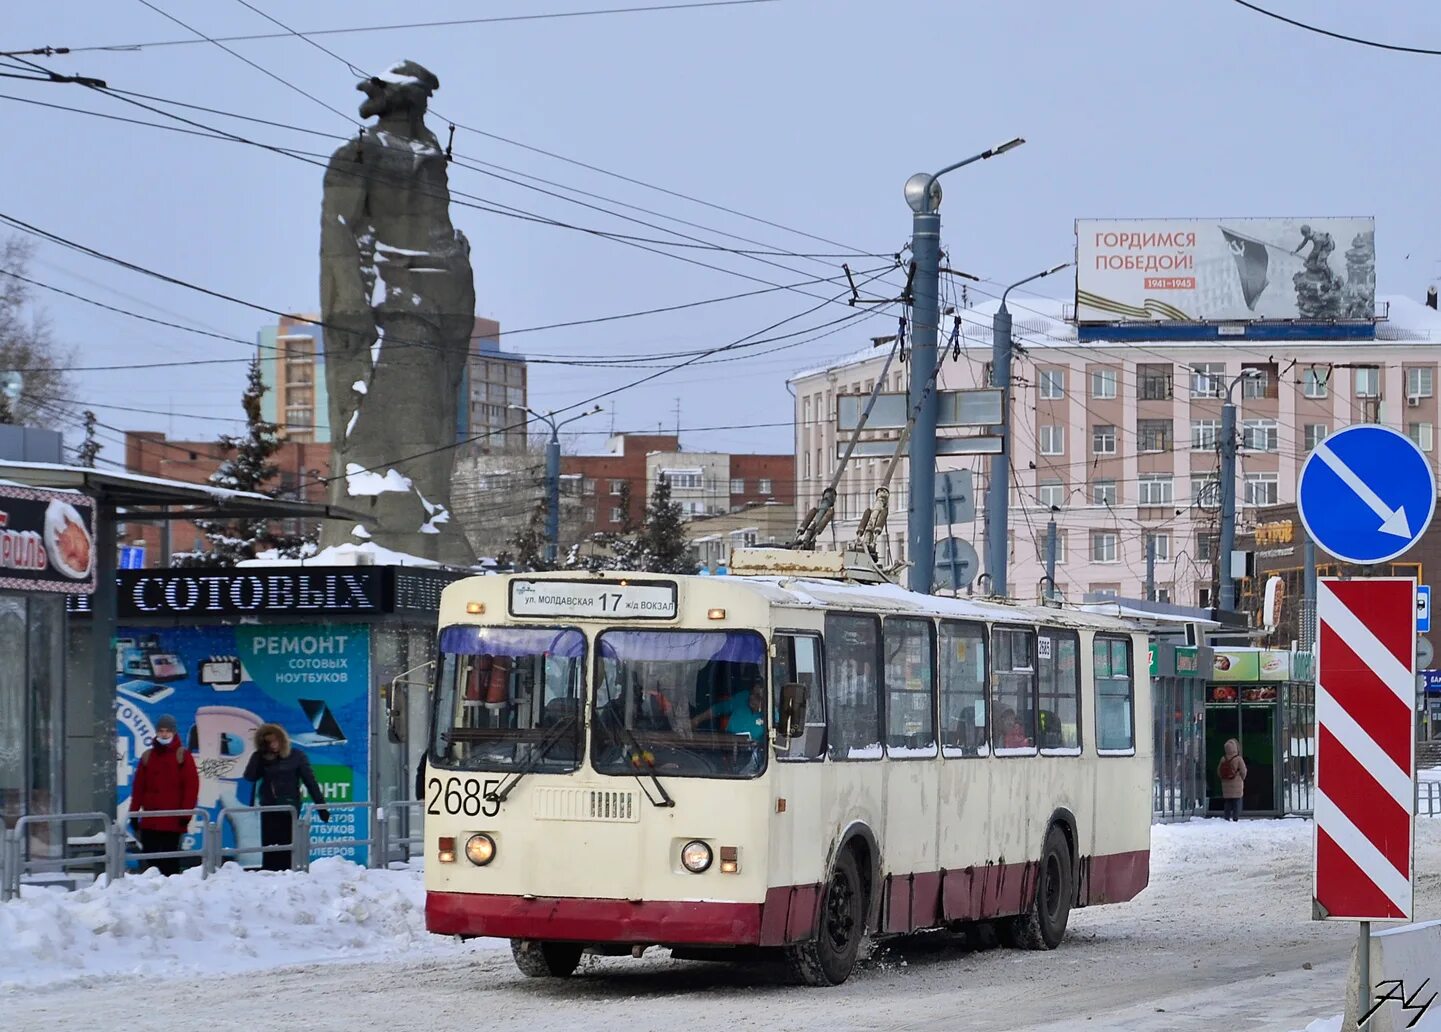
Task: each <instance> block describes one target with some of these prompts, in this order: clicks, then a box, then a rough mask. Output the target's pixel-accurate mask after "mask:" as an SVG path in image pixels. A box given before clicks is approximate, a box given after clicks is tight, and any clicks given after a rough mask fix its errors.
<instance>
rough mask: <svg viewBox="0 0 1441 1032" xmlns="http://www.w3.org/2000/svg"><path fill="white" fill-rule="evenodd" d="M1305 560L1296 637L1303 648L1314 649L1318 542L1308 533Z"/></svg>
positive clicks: (1304, 552) (1304, 553)
mask: <svg viewBox="0 0 1441 1032" xmlns="http://www.w3.org/2000/svg"><path fill="white" fill-rule="evenodd" d="M1302 554H1303V555H1304V556H1305V559H1304V560H1303V561H1304V562H1305V564H1306V568H1305V573H1304V580H1303V581H1302V585H1303V587H1302V592H1301V594H1302V602H1301V626H1300V627H1299V628H1298V629H1297V633H1296V637H1297V638H1298V639H1299V641H1300V645H1301V648H1303V649H1308V650H1314V649H1315V647H1316V542H1314V541H1312V540H1311V535H1310V534H1307V535H1306V544H1305V545H1304V546H1303V552H1302Z"/></svg>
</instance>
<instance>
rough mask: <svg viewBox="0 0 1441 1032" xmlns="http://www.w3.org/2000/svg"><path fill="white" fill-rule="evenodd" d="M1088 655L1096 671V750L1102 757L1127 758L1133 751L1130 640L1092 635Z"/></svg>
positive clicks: (1134, 745)
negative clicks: (1090, 653)
mask: <svg viewBox="0 0 1441 1032" xmlns="http://www.w3.org/2000/svg"><path fill="white" fill-rule="evenodd" d="M1092 656H1093V660H1094V663H1095V670H1096V675H1095V676H1096V751H1097V752H1098V753H1100V754H1101V755H1102V756H1129V755H1131V754H1132V753H1134V752H1135V751H1136V722H1135V708H1136V707H1135V701H1136V695H1135V683H1134V681H1133V680H1132V677H1131V669H1132V668H1131V641H1130V639H1129V638H1103V637H1101V636H1100V635H1096V638H1095V641H1094V642H1093V643H1092Z"/></svg>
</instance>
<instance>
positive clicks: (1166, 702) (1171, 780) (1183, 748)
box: [1150, 640, 1212, 821]
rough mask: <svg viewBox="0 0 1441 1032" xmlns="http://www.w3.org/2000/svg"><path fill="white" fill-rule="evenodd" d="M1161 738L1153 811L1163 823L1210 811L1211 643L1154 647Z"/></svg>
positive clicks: (1157, 749) (1155, 728) (1154, 687)
mask: <svg viewBox="0 0 1441 1032" xmlns="http://www.w3.org/2000/svg"><path fill="white" fill-rule="evenodd" d="M1150 660H1151V706H1152V710H1153V718H1154V719H1153V721H1152V725H1153V731H1154V734H1155V753H1154V757H1155V759H1154V767H1153V771H1154V773H1153V776H1152V795H1151V812H1152V815H1153V816H1154V817H1155V819H1156V820H1158V821H1177V820H1189V819H1190V818H1192V817H1196V816H1200V815H1202V814H1204V813H1205V812H1206V770H1205V763H1204V757H1205V748H1206V734H1205V698H1206V692H1205V688H1206V681H1205V678H1204V676H1203V671H1205V670H1207V669H1209V668H1210V666H1211V662H1212V658H1211V649H1210V647H1209V646H1207V645H1182V644H1177V643H1175V642H1168V641H1155V640H1153V641H1152V642H1151V646H1150Z"/></svg>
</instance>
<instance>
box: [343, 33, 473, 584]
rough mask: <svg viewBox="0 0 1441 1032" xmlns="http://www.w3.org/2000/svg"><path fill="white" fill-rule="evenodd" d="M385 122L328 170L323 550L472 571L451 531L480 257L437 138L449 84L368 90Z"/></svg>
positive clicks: (460, 537) (394, 74) (409, 74)
mask: <svg viewBox="0 0 1441 1032" xmlns="http://www.w3.org/2000/svg"><path fill="white" fill-rule="evenodd" d="M356 88H357V89H359V90H361V91H362V92H364V93H365V95H366V100H365V102H364V103H363V104H361V106H360V114H361V117H363V118H370V117H376V118H378V119H379V121H378V122H377V123H376V124H375V125H373V126H368V127H366V128H365V129H364V130H362V131H361V133H360V135H359V137H358V138H357V139H355V140H353V141H351V142H348V143H346V144H345V145H344V146H342V147H341V148H340V149H339V150H337V151H336V152H335V154H334V155H333V156H332V157H331V159H330V164H329V166H328V167H327V168H326V171H325V190H324V196H323V198H322V201H321V224H320V310H321V318H322V320H323V322H324V323H325V329H324V334H325V342H324V347H325V381H326V388H327V390H328V392H329V395H330V412H329V418H330V440H331V449H332V452H331V455H332V458H331V466H332V473H333V475H334V479H332V480H331V482H330V501H331V503H332V504H335V505H340V506H344V507H346V508H348V509H352V510H355V511H359V512H363V513H366V514H367V515H369V516H371V517H372V518H373V519H374V521H375V522H374V524H372V525H371V526H370V527H369V529H368V530H367V529H364V528H361V529H359V530H356V529H354V528H351V527H350V526H348V525H345V524H341V523H335V522H328V523H327V524H326V530H325V531H324V536H323V537H322V539H321V545H322V546H327V545H335V544H341V543H346V542H349V543H357V542H358V541H359V540H362V539H364V538H366V537H371V538H373V539H374V541H375V543H376V544H378V545H382V546H384V547H386V548H390V549H394V550H396V551H400V552H408V553H410V554H412V555H419V556H423V557H425V558H428V559H435V560H438V561H441V562H448V563H454V564H457V565H469V564H470V563H472V562H474V560H475V556H474V553H473V552H472V551H471V549H470V546H469V545H468V544H467V543H466V539H465V535H464V534H462V533H461V531H460V528H459V526H458V525H456V524H455V523H453V522H452V521H451V518H450V479H451V467H452V464H453V462H454V459H455V449H454V447H453V446H454V444H455V442H456V439H457V433H458V426H459V421H458V418H457V417H458V411H457V409H458V405H459V404H460V387H461V380H462V376H463V374H464V370H465V362H466V355H467V352H468V350H469V347H470V336H471V332H472V327H473V326H474V321H475V285H474V281H473V278H472V275H471V269H470V244H469V242H468V241H467V240H466V239H465V235H464V234H462V233H461V232H460V231H459V230H457V229H456V228H455V227H454V226H452V225H451V223H450V190H449V187H448V185H447V176H446V161H447V157H446V154H445V151H444V150H442V148H441V146H440V143H439V141H437V140H436V138H435V136H434V134H432V133H431V132H430V130H429V129H427V128H426V127H425V110H426V102H427V100H428V99H429V97H430V96H431V94H433V93H434V92H435V91H436V90H438V89H439V88H440V80H439V79H437V78H436V77H435V76H434V75H433V74H432V73H431V72H429V71H427V70H426V69H425V68H422V67H421V66H420V65H418V64H416V63H415V62H413V61H404V62H402V63H400V64H398V65H395V66H394V67H393V68H391V69H390V71H389V72H388V73H386V74H385V75H383V76H377V77H375V78H371V79H366V80H365V81H363V82H361V83H359V84H358V85H357V87H356Z"/></svg>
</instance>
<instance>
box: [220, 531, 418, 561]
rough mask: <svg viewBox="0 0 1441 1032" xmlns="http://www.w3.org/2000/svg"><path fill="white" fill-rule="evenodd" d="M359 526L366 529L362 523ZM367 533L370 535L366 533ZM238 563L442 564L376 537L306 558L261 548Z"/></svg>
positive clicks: (338, 546)
mask: <svg viewBox="0 0 1441 1032" xmlns="http://www.w3.org/2000/svg"><path fill="white" fill-rule="evenodd" d="M357 529H358V530H364V528H363V527H358V528H357ZM352 533H354V531H352ZM365 536H367V537H368V536H369V534H366V535H365ZM236 565H237V566H365V565H369V566H439V565H440V564H439V563H437V562H435V561H434V560H432V559H426V558H424V557H422V556H418V555H411V554H410V553H409V552H397V551H395V549H393V548H386V547H385V546H384V545H377V544H375V542H373V541H363V542H361V543H360V544H358V545H352V544H348V543H347V544H344V545H331V546H330V547H329V548H322V549H321V550H320V551H318V552H316V553H315V554H314V555H308V556H306V557H305V558H304V559H282V558H281V557H280V555H279V553H277V552H276V551H275V550H274V549H271V550H270V551H268V552H261V553H260V554H259V555H257V556H256V557H255V558H254V559H249V560H246V561H245V562H241V563H237V564H236Z"/></svg>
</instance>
